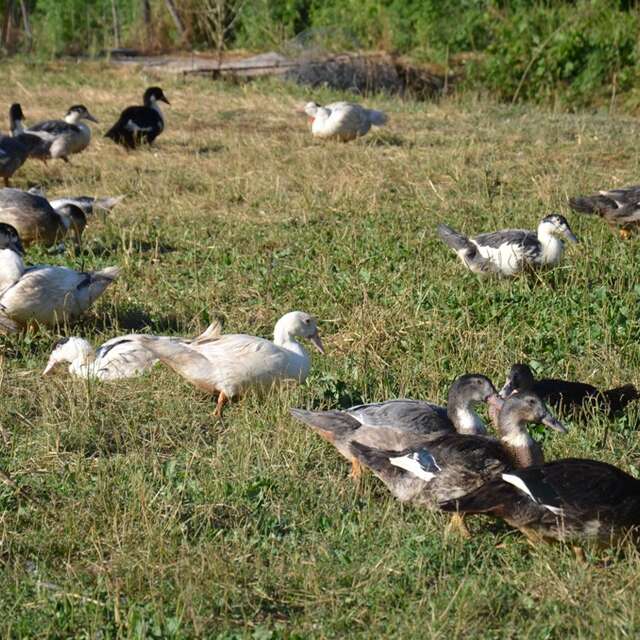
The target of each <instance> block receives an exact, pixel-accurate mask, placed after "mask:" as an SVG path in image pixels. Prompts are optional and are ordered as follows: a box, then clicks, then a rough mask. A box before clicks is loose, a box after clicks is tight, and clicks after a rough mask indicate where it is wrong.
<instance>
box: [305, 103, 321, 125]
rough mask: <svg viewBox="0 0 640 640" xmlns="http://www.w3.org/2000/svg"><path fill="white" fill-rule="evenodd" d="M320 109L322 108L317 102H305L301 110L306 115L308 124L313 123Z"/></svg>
mask: <svg viewBox="0 0 640 640" xmlns="http://www.w3.org/2000/svg"><path fill="white" fill-rule="evenodd" d="M320 109H322V107H321V106H320V105H319V104H318V103H317V102H307V104H305V105H304V107H303V108H302V110H303V111H304V113H306V114H307V116H308V121H309V123H310V124H312V123H313V121H314V120H315V119H316V118H317V117H318V115H319V112H320Z"/></svg>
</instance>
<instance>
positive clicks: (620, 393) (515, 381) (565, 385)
mask: <svg viewBox="0 0 640 640" xmlns="http://www.w3.org/2000/svg"><path fill="white" fill-rule="evenodd" d="M521 391H533V392H534V393H535V394H537V395H539V396H540V397H541V398H542V399H543V400H545V401H546V402H548V403H549V404H550V405H551V406H552V407H554V408H556V409H560V408H564V409H573V408H578V409H583V408H585V407H586V406H588V405H589V404H590V403H594V402H595V403H598V404H600V405H602V407H603V408H604V409H605V410H606V411H607V412H608V413H609V415H611V416H613V415H615V414H618V413H620V412H621V411H623V410H624V408H625V407H626V406H627V404H629V402H631V401H633V400H637V399H638V397H640V396H639V395H638V390H637V389H636V388H635V387H634V386H633V385H632V384H625V385H623V386H622V387H616V388H615V389H609V390H607V391H600V390H599V389H597V388H596V387H594V386H593V385H590V384H586V383H584V382H571V381H569V380H557V379H554V378H543V379H541V380H536V379H535V378H534V377H533V372H532V371H531V369H530V368H529V366H527V365H526V364H514V365H513V366H512V367H511V370H510V371H509V375H508V376H507V381H506V382H505V385H504V386H503V387H502V389H501V390H500V396H501V397H502V398H507V397H509V396H510V395H511V394H513V393H519V392H521Z"/></svg>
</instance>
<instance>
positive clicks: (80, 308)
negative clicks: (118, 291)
mask: <svg viewBox="0 0 640 640" xmlns="http://www.w3.org/2000/svg"><path fill="white" fill-rule="evenodd" d="M118 274H119V269H118V267H107V268H106V269H102V270H101V271H90V272H81V271H74V270H73V269H68V268H67V267H50V266H46V265H36V266H33V267H25V265H24V262H23V260H22V245H21V243H20V237H19V236H18V232H17V231H16V230H15V228H14V227H12V226H11V225H9V224H4V223H0V320H1V324H2V325H3V326H4V327H5V328H6V329H14V330H15V329H17V328H18V327H19V326H27V325H28V324H30V323H31V322H38V323H40V324H44V325H54V324H56V323H59V322H65V321H67V320H74V319H75V318H77V317H78V316H79V315H81V314H82V313H84V312H85V311H86V310H87V309H88V308H89V307H90V306H91V304H92V303H93V302H94V301H95V300H96V299H97V298H98V297H100V295H101V294H102V293H103V292H104V290H105V289H106V288H107V287H108V286H109V285H110V284H111V283H112V282H113V281H114V280H116V278H117V277H118Z"/></svg>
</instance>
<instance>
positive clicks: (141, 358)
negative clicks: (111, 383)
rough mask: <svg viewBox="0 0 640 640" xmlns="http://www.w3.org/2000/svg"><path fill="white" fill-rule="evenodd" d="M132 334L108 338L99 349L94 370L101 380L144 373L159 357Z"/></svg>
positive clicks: (137, 336)
mask: <svg viewBox="0 0 640 640" xmlns="http://www.w3.org/2000/svg"><path fill="white" fill-rule="evenodd" d="M139 337H140V336H139V335H137V334H131V335H127V336H120V337H117V338H112V339H111V340H107V342H105V343H104V344H103V345H102V346H101V347H100V348H99V349H98V350H97V351H96V359H95V361H94V365H93V367H94V372H95V375H96V377H97V378H99V379H101V380H116V379H121V378H129V377H132V376H137V375H140V374H142V373H144V372H145V371H146V370H147V369H149V368H150V367H152V366H153V365H154V364H155V363H156V362H158V359H157V358H156V356H155V355H154V354H153V353H152V352H151V351H149V349H147V348H146V347H145V346H144V345H143V344H142V343H141V342H140V340H139Z"/></svg>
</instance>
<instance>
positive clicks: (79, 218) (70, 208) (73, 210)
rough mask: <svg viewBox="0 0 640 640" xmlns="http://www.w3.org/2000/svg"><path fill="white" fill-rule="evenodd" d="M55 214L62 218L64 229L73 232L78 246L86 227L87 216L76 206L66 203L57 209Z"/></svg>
mask: <svg viewBox="0 0 640 640" xmlns="http://www.w3.org/2000/svg"><path fill="white" fill-rule="evenodd" d="M56 212H57V213H58V215H59V216H60V217H61V218H62V222H63V224H64V226H65V228H66V229H67V230H71V231H72V232H73V234H74V236H75V240H76V243H77V244H78V245H79V244H80V239H81V238H82V233H83V231H84V230H85V227H86V226H87V216H86V215H85V213H84V211H83V210H82V209H81V208H80V207H78V206H77V205H75V204H72V203H70V202H67V203H65V204H63V205H61V206H60V207H57V208H56Z"/></svg>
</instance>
